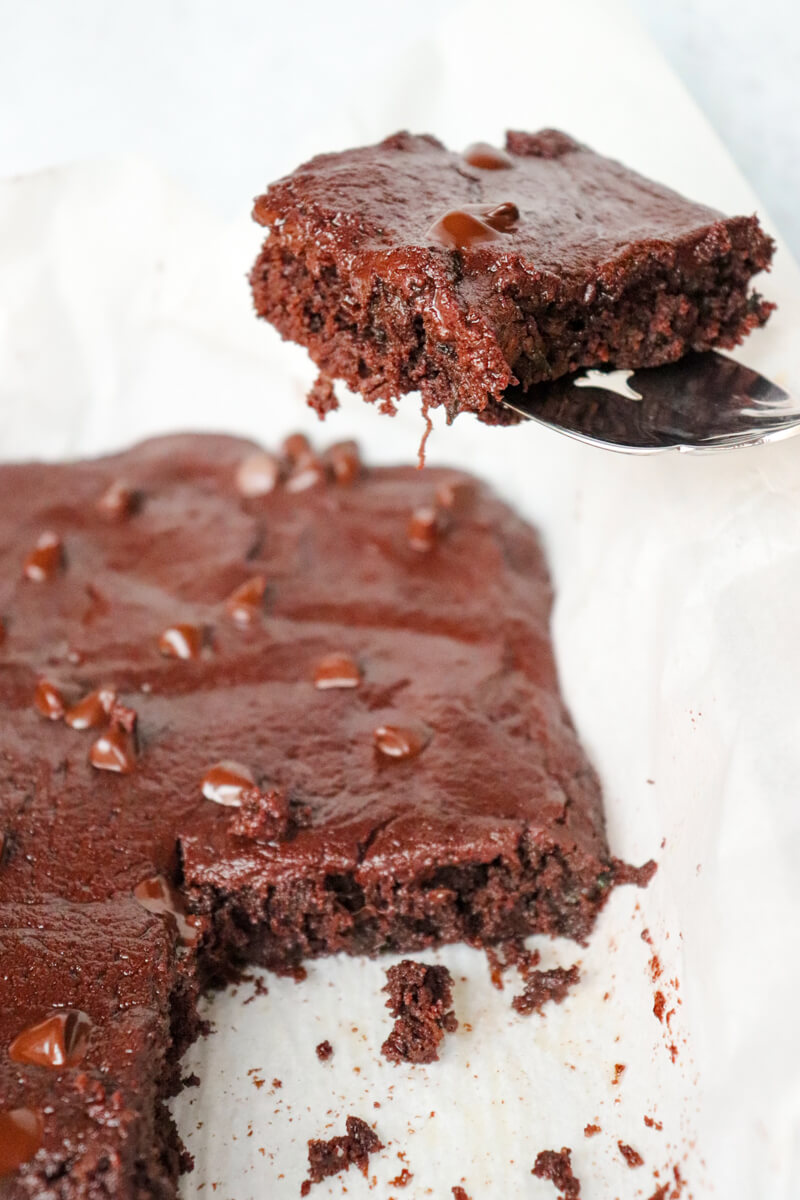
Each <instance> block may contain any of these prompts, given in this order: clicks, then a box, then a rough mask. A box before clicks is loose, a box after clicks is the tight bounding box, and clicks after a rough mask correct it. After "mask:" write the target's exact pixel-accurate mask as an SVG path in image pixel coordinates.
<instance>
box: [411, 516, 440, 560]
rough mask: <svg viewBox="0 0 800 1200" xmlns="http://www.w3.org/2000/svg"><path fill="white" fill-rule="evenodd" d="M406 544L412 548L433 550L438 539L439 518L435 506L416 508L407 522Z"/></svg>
mask: <svg viewBox="0 0 800 1200" xmlns="http://www.w3.org/2000/svg"><path fill="white" fill-rule="evenodd" d="M407 536H408V544H409V546H411V548H412V549H413V550H420V551H428V550H433V548H434V546H435V545H436V543H437V542H438V540H439V518H438V516H437V513H436V509H435V508H416V509H415V510H414V512H413V513H412V514H411V519H410V520H409V522H408V530H407Z"/></svg>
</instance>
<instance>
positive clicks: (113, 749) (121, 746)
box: [89, 725, 136, 775]
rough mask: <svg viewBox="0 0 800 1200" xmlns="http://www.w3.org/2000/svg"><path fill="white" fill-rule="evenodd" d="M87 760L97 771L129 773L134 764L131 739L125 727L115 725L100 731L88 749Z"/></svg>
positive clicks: (134, 754) (134, 758) (119, 773)
mask: <svg viewBox="0 0 800 1200" xmlns="http://www.w3.org/2000/svg"><path fill="white" fill-rule="evenodd" d="M89 762H90V763H91V764H92V766H93V767H95V768H96V769H97V770H98V771H113V772H115V773H116V774H117V775H130V773H131V771H132V770H133V769H134V767H135V766H136V752H135V749H134V745H133V739H132V737H131V735H130V733H129V732H128V730H127V729H124V728H122V726H121V725H115V726H113V727H112V728H111V729H107V730H106V732H105V733H101V734H100V737H99V738H98V739H97V741H96V742H93V743H92V747H91V749H90V751H89Z"/></svg>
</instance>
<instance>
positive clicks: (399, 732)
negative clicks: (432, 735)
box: [373, 725, 426, 759]
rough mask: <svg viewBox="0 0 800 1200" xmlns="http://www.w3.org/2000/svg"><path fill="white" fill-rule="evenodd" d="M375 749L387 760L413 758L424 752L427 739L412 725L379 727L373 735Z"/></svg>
mask: <svg viewBox="0 0 800 1200" xmlns="http://www.w3.org/2000/svg"><path fill="white" fill-rule="evenodd" d="M373 739H374V741H375V749H376V750H378V751H379V752H380V753H381V754H383V755H385V757H386V758H396V759H400V758H413V757H414V756H415V755H416V754H419V753H420V751H421V750H424V748H425V744H426V738H425V737H424V736H423V734H422V733H421V731H420V730H419V729H416V728H413V727H412V726H410V725H379V726H378V728H377V729H376V730H375V732H374V734H373Z"/></svg>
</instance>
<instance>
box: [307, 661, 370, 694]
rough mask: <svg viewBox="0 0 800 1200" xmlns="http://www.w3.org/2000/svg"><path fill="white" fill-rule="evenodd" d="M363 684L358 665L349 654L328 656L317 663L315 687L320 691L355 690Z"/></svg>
mask: <svg viewBox="0 0 800 1200" xmlns="http://www.w3.org/2000/svg"><path fill="white" fill-rule="evenodd" d="M360 682H361V671H360V670H359V666H358V663H357V662H356V661H355V660H354V659H352V658H351V657H350V655H349V654H326V655H325V657H324V658H321V659H320V661H319V662H318V663H317V668H316V670H315V672H314V686H315V687H317V688H319V690H320V691H326V690H327V689H328V688H354V687H358V685H359V683H360Z"/></svg>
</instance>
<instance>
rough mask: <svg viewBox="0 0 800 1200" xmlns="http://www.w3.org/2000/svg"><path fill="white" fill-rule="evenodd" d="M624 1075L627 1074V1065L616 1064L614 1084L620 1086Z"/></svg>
mask: <svg viewBox="0 0 800 1200" xmlns="http://www.w3.org/2000/svg"><path fill="white" fill-rule="evenodd" d="M624 1074H625V1063H615V1064H614V1078H613V1079H612V1080H611V1082H612V1084H618V1083H619V1081H620V1080H621V1079H622V1076H623V1075H624Z"/></svg>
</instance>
